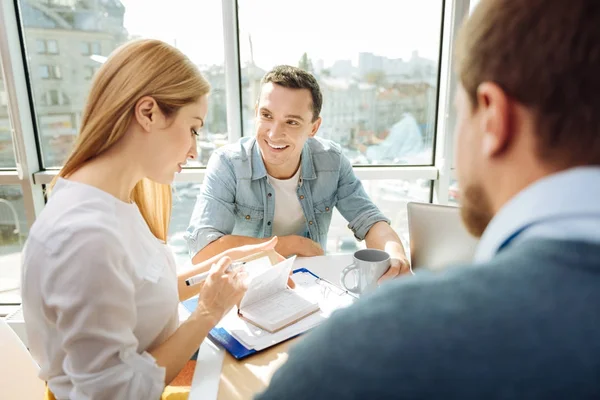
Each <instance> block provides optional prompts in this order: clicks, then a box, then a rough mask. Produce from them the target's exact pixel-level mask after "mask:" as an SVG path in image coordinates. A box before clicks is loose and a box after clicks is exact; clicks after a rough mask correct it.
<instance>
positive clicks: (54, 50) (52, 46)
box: [46, 40, 58, 54]
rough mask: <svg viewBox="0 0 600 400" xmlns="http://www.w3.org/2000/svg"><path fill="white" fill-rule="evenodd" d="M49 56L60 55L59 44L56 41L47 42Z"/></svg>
mask: <svg viewBox="0 0 600 400" xmlns="http://www.w3.org/2000/svg"><path fill="white" fill-rule="evenodd" d="M46 46H47V49H48V54H58V42H57V41H56V40H48V41H46Z"/></svg>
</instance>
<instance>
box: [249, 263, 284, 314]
mask: <svg viewBox="0 0 600 400" xmlns="http://www.w3.org/2000/svg"><path fill="white" fill-rule="evenodd" d="M295 259H296V257H295V256H294V257H291V258H288V259H286V260H284V261H282V262H280V263H279V264H277V265H274V266H272V267H270V268H267V269H266V270H264V271H263V272H262V273H260V274H258V275H255V276H251V277H250V278H251V281H250V284H249V285H248V290H247V291H246V294H245V295H244V297H243V298H242V302H241V303H240V309H242V310H243V309H244V308H246V307H247V306H249V305H250V304H253V303H256V302H257V301H260V300H262V299H266V298H267V297H269V296H272V295H273V294H275V292H277V291H279V290H284V289H285V288H286V285H287V280H288V276H289V275H290V271H291V270H292V264H293V263H294V260H295Z"/></svg>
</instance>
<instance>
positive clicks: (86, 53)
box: [81, 42, 92, 56]
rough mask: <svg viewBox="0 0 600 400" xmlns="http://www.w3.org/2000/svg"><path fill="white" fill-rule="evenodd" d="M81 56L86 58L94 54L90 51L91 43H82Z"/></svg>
mask: <svg viewBox="0 0 600 400" xmlns="http://www.w3.org/2000/svg"><path fill="white" fill-rule="evenodd" d="M81 54H82V55H84V56H89V55H90V54H92V50H91V49H90V43H88V42H82V43H81Z"/></svg>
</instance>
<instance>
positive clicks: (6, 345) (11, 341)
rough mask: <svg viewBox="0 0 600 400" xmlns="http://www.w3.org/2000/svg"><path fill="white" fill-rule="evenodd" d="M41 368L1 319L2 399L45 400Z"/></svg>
mask: <svg viewBox="0 0 600 400" xmlns="http://www.w3.org/2000/svg"><path fill="white" fill-rule="evenodd" d="M38 372H39V367H38V365H37V364H36V363H35V361H34V360H33V358H32V357H31V354H29V351H28V350H27V348H26V347H25V345H24V344H23V342H21V339H19V336H17V334H16V333H15V332H14V331H13V330H12V328H11V327H10V326H9V325H8V324H7V323H6V321H4V319H3V318H0V394H1V395H0V397H2V398H3V399H43V398H44V394H45V390H46V385H45V384H44V382H43V381H42V380H41V379H40V378H38Z"/></svg>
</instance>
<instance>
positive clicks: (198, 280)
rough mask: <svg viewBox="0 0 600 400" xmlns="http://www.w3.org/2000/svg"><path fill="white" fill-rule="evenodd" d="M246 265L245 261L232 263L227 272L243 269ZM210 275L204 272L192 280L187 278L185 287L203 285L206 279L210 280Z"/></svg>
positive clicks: (208, 272)
mask: <svg viewBox="0 0 600 400" xmlns="http://www.w3.org/2000/svg"><path fill="white" fill-rule="evenodd" d="M244 264H246V262H245V261H242V262H234V263H231V265H230V266H229V267H227V269H226V270H225V271H226V272H231V271H233V270H234V269H238V268H239V267H241V266H242V265H244ZM208 274H210V271H206V272H202V273H200V274H198V275H194V276H192V277H191V278H187V279H186V280H185V285H186V286H192V285H197V284H199V283H202V282H204V281H205V280H206V278H208Z"/></svg>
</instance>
